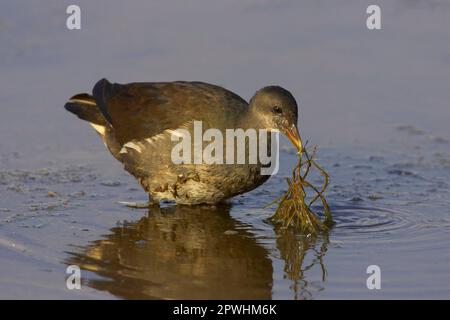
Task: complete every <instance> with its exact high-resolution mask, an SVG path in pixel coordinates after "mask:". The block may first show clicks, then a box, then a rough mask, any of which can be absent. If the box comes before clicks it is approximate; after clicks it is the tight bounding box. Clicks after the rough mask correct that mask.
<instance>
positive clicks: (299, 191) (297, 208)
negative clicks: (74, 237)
mask: <svg viewBox="0 0 450 320" xmlns="http://www.w3.org/2000/svg"><path fill="white" fill-rule="evenodd" d="M316 151H317V148H316V147H314V148H313V150H312V152H311V155H310V154H309V153H308V151H307V150H306V148H303V149H302V151H301V152H299V154H298V155H299V160H298V163H297V166H295V168H294V170H293V171H292V177H291V178H286V180H287V183H288V190H287V191H286V193H285V194H284V195H282V196H281V197H279V198H278V199H276V200H274V201H273V202H272V203H270V204H269V206H271V205H274V204H278V207H277V209H276V211H275V214H274V215H273V216H272V217H271V218H270V220H271V221H272V222H273V223H276V224H281V225H282V226H283V227H294V228H296V229H299V230H300V231H302V232H304V233H311V234H316V233H318V232H320V231H324V230H328V229H329V228H330V227H331V226H332V225H333V224H334V221H333V217H332V215H331V211H330V207H329V205H328V203H327V200H326V199H325V196H324V192H325V190H326V189H327V187H328V184H329V180H330V179H329V176H328V173H327V172H326V171H325V170H324V169H323V168H322V167H321V166H320V165H319V164H318V163H317V162H316V161H315V160H314V158H315V155H316ZM312 170H317V171H318V173H319V174H320V175H321V176H322V177H323V184H322V186H321V187H320V188H317V187H316V186H314V185H313V184H312V183H311V182H309V181H308V180H307V177H308V174H310V173H311V171H312ZM310 190H311V191H312V192H313V195H312V196H308V193H307V191H310ZM318 200H320V201H321V202H322V206H323V214H324V219H320V218H319V217H318V216H317V215H316V214H315V213H314V212H313V211H312V209H311V206H312V205H313V204H314V203H316V202H317V201H318Z"/></svg>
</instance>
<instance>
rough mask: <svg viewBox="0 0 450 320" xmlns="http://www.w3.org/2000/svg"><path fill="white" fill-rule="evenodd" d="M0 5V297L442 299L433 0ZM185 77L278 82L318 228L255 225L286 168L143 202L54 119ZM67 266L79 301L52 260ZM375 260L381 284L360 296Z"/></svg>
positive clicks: (443, 191) (448, 72)
mask: <svg viewBox="0 0 450 320" xmlns="http://www.w3.org/2000/svg"><path fill="white" fill-rule="evenodd" d="M78 3H79V4H80V5H81V9H82V30H81V31H68V30H67V29H65V19H66V14H65V8H66V6H67V5H68V4H71V3H70V2H64V1H45V2H43V3H42V4H39V5H37V4H36V3H35V2H33V1H8V2H2V3H1V4H0V43H1V46H0V111H1V114H0V297H2V298H274V299H284V298H286V299H304V298H306V299H310V298H313V299H323V298H341V299H344V298H450V251H449V249H448V244H449V243H450V182H449V181H450V180H449V178H450V126H449V123H450V105H449V101H450V90H449V89H450V31H449V30H450V4H448V2H447V1H437V0H435V1H432V0H429V1H425V0H423V1H421V0H410V1H408V0H404V1H400V0H398V1H378V4H379V5H380V6H381V8H382V27H383V29H382V30H380V31H369V30H367V29H366V27H365V9H366V8H367V6H368V5H369V4H372V3H371V2H365V1H302V3H299V2H297V1H277V2H273V1H258V2H256V1H227V2H226V3H225V2H218V1H217V2H215V1H183V2H179V1H165V2H154V3H151V2H149V1H128V2H119V1H95V3H93V2H92V1H79V2H78ZM102 77H107V78H109V79H110V80H112V81H117V82H130V81H163V80H179V79H183V80H201V81H207V82H213V83H216V84H219V85H223V86H225V87H226V88H228V89H231V90H233V91H235V92H236V93H238V94H240V95H241V96H243V97H244V98H245V99H249V98H250V97H251V95H252V94H253V93H254V91H256V90H257V89H258V88H260V87H262V86H264V85H268V84H279V85H282V86H284V87H286V88H287V89H289V90H290V91H291V92H292V93H293V94H294V95H295V96H296V97H297V98H298V100H299V101H300V120H299V127H300V131H301V133H302V135H303V137H304V139H305V138H306V139H309V140H310V141H311V143H313V144H317V145H318V146H319V162H320V163H321V164H322V165H323V166H324V167H325V168H326V169H327V171H328V172H329V173H330V176H331V179H332V184H331V186H330V188H329V191H328V201H329V203H330V205H331V209H332V211H333V213H334V217H335V220H336V222H337V224H336V226H335V228H333V229H332V230H331V231H330V232H329V233H328V234H324V235H320V236H318V237H305V236H302V235H296V234H293V233H292V232H286V231H283V230H280V229H278V228H276V227H274V226H273V225H271V224H269V223H267V222H266V219H267V218H268V217H269V216H270V215H271V214H272V213H273V208H272V209H270V208H268V209H264V208H263V206H264V205H265V204H267V203H269V202H271V201H272V200H273V199H274V198H275V197H276V196H278V195H280V194H282V192H283V191H284V190H285V182H284V181H283V177H284V176H287V175H289V173H290V170H291V168H292V166H293V165H294V163H295V157H294V155H293V154H292V153H291V150H290V149H289V146H288V143H287V141H286V140H283V145H284V147H283V152H282V155H281V158H282V164H281V169H280V172H279V173H278V175H277V176H274V177H272V178H271V179H270V180H269V181H268V182H267V183H266V184H264V185H263V186H261V187H260V188H258V189H257V190H255V191H253V192H251V193H248V194H246V195H243V196H240V197H236V198H234V199H233V200H232V201H230V203H229V204H227V205H223V206H218V207H216V208H210V207H193V208H185V207H170V206H168V207H163V208H161V209H160V210H151V211H150V212H148V211H147V210H132V209H129V208H126V207H123V206H121V205H119V204H118V203H117V201H121V200H124V201H139V200H145V199H146V196H145V194H144V192H143V191H142V190H141V189H140V187H139V186H138V184H137V183H136V182H135V181H134V179H133V178H131V177H130V176H128V175H127V174H126V173H125V172H124V171H123V169H122V168H121V165H120V164H119V163H117V162H116V161H115V160H114V159H113V158H112V157H111V156H110V155H109V154H108V152H107V151H106V150H105V148H104V146H103V144H102V143H101V141H100V139H99V138H98V137H97V135H96V133H95V132H94V131H93V130H92V129H91V128H90V127H89V126H88V125H87V124H85V123H82V122H81V121H78V120H77V119H76V118H74V117H72V116H71V115H70V114H68V113H67V112H66V111H65V110H64V109H63V108H62V107H63V105H64V102H65V101H66V99H67V98H68V97H70V96H71V95H72V94H74V93H77V92H82V91H88V90H89V89H90V88H91V87H92V85H93V84H94V83H95V81H96V80H98V79H100V78H102ZM70 264H77V265H80V266H81V267H82V269H83V271H82V276H83V288H82V290H78V291H77V290H74V291H70V290H67V289H66V286H65V278H66V274H65V268H66V267H67V266H68V265H70ZM372 264H376V265H379V266H380V268H381V272H382V289H381V290H378V291H377V290H375V291H373V290H372V291H371V290H368V289H367V288H366V278H367V276H368V275H367V274H366V268H367V266H369V265H372Z"/></svg>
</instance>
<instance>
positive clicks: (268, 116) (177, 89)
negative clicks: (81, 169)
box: [65, 79, 302, 205]
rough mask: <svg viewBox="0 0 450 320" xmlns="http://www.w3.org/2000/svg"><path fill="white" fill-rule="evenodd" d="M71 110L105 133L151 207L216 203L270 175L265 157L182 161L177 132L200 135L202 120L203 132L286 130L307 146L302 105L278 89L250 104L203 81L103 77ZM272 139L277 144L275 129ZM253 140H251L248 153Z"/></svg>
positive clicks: (257, 95) (266, 90) (259, 95)
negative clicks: (176, 155)
mask: <svg viewBox="0 0 450 320" xmlns="http://www.w3.org/2000/svg"><path fill="white" fill-rule="evenodd" d="M65 108H66V109H67V110H68V111H70V112H72V113H74V114H75V115H77V116H78V117H79V118H80V119H82V120H86V121H88V122H89V123H90V124H91V126H92V127H93V128H94V129H95V130H96V131H97V132H98V133H99V135H100V136H101V138H102V140H103V142H104V144H105V145H106V147H107V148H108V149H109V151H110V152H111V153H112V155H113V156H114V157H115V158H116V159H117V160H119V161H120V162H122V163H123V164H124V167H125V170H127V171H128V172H129V173H131V174H132V175H133V176H134V177H135V178H137V180H138V181H139V182H140V184H141V185H142V187H143V188H144V190H145V191H146V192H147V193H148V194H149V198H150V204H159V203H160V201H161V200H169V201H175V202H176V203H178V204H186V205H195V204H202V203H205V204H215V203H218V202H221V201H222V200H225V199H228V198H231V197H233V196H235V195H238V194H242V193H244V192H248V191H250V190H252V189H254V188H256V187H258V186H260V185H261V184H263V183H264V182H265V181H266V180H267V179H268V178H269V177H270V175H264V174H262V172H261V170H262V168H263V167H264V164H262V163H261V162H260V161H259V159H258V160H257V162H256V163H244V164H242V163H236V164H229V163H223V164H222V163H220V162H217V163H210V164H206V163H194V164H189V163H181V164H175V163H174V161H173V159H172V152H173V145H174V142H173V134H174V133H175V132H177V130H179V129H184V130H187V132H188V133H194V132H193V130H194V128H193V124H194V123H195V122H199V121H201V122H202V125H203V127H202V128H203V130H206V129H208V128H216V129H218V130H220V131H221V132H225V130H228V129H238V128H240V129H243V130H247V129H251V128H252V129H255V130H260V129H266V130H267V131H268V132H274V131H281V132H282V133H283V134H285V135H286V136H287V137H288V138H289V139H290V140H291V142H292V143H293V144H294V145H295V146H296V148H297V149H298V150H299V151H300V150H302V149H301V148H302V144H301V139H300V135H299V132H298V129H297V118H298V112H297V103H296V101H295V98H294V97H293V96H292V94H291V93H290V92H289V91H287V90H286V89H283V88H281V87H279V86H268V87H264V88H262V89H260V90H259V91H257V92H256V93H255V95H254V96H253V97H252V98H251V100H250V102H249V103H247V102H246V101H245V100H244V99H242V98H241V97H239V96H238V95H237V94H235V93H233V92H231V91H229V90H227V89H224V88H222V87H220V86H217V85H213V84H209V83H204V82H186V81H176V82H148V83H129V84H112V83H110V82H109V81H108V80H106V79H102V80H100V81H99V82H97V84H96V85H95V86H94V89H93V91H92V95H90V94H87V93H81V94H77V95H75V96H73V97H72V98H70V99H69V101H68V102H67V103H66V105H65ZM194 134H195V133H194ZM267 136H268V139H267V141H268V143H269V144H273V141H272V140H273V139H271V134H267ZM216 139H217V138H216ZM203 142H204V141H203ZM248 144H249V142H248V141H247V140H246V148H245V150H246V152H248V149H249V146H248ZM268 150H271V149H270V147H269V148H268ZM183 152H184V151H183ZM277 152H278V150H277ZM269 153H270V152H269Z"/></svg>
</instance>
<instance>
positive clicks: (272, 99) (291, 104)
mask: <svg viewBox="0 0 450 320" xmlns="http://www.w3.org/2000/svg"><path fill="white" fill-rule="evenodd" d="M250 109H251V110H252V113H253V114H255V115H256V116H257V118H258V120H259V121H260V122H261V125H262V126H263V127H264V128H266V129H268V130H279V131H280V132H282V133H283V134H284V135H285V136H286V137H287V138H288V139H289V140H290V141H291V142H292V144H293V145H294V146H295V147H296V148H297V150H298V152H301V151H302V150H303V149H302V148H303V145H302V140H301V138H300V134H299V131H298V128H297V120H298V109H297V102H296V101H295V98H294V97H293V95H292V94H291V93H290V92H289V91H287V90H286V89H283V88H281V87H279V86H269V87H264V88H262V89H260V90H258V91H257V92H256V93H255V95H254V96H253V97H252V99H251V100H250Z"/></svg>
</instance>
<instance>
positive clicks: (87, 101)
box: [68, 99, 97, 106]
mask: <svg viewBox="0 0 450 320" xmlns="http://www.w3.org/2000/svg"><path fill="white" fill-rule="evenodd" d="M68 102H69V103H80V104H87V105H90V106H96V105H97V104H96V103H95V102H94V101H89V100H82V99H70V100H69V101H68Z"/></svg>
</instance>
